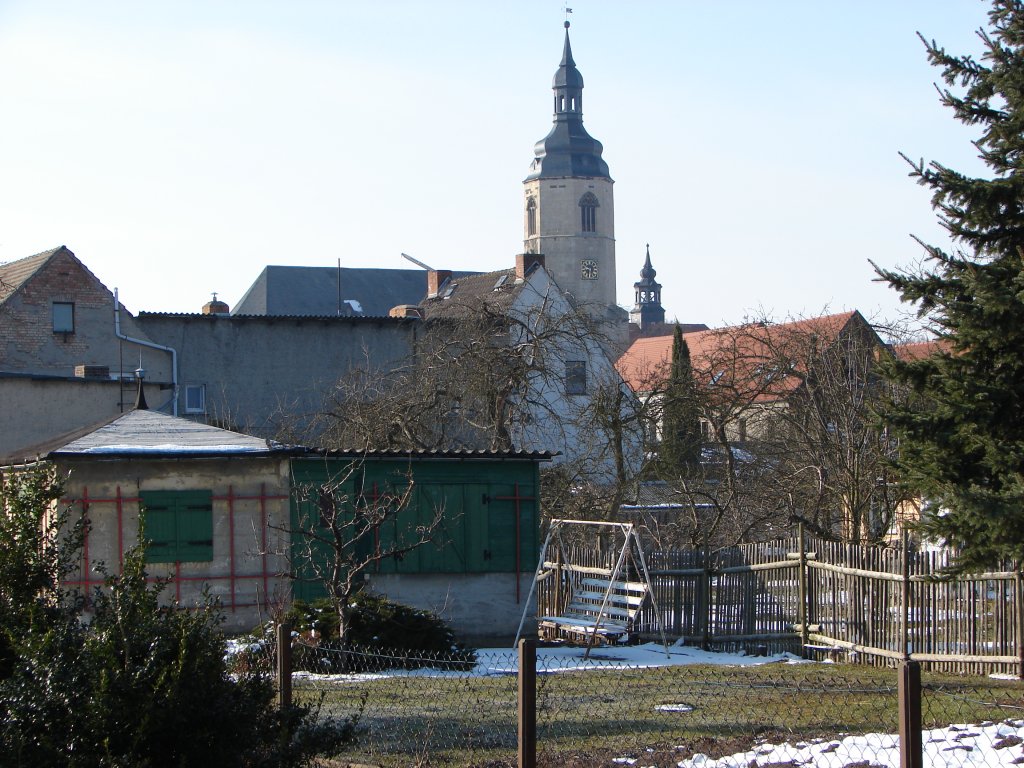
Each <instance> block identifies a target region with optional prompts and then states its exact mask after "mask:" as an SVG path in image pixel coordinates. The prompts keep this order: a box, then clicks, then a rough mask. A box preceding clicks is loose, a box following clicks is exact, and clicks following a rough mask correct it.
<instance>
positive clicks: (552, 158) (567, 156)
mask: <svg viewBox="0 0 1024 768" xmlns="http://www.w3.org/2000/svg"><path fill="white" fill-rule="evenodd" d="M551 88H552V90H553V91H554V92H555V124H554V126H552V128H551V133H549V134H548V135H547V136H546V137H545V138H543V139H541V140H540V141H538V142H537V143H536V145H534V148H533V152H534V154H535V155H536V157H535V158H534V159H533V163H532V164H531V165H530V174H529V175H528V176H527V177H526V179H527V181H529V180H530V179H543V178H553V177H560V176H592V177H593V176H596V177H600V178H606V179H610V178H611V176H610V174H609V172H608V163H606V162H605V161H604V160H603V159H602V158H601V153H602V152H603V151H604V147H602V146H601V142H600V141H598V140H597V139H595V138H594V137H592V136H591V135H590V134H589V133H587V129H586V128H584V127H583V75H581V74H580V71H579V70H578V69H576V62H575V61H573V58H572V48H571V47H570V45H569V22H565V46H564V47H563V49H562V61H561V63H560V64H559V65H558V71H557V72H555V77H554V80H553V81H552V83H551Z"/></svg>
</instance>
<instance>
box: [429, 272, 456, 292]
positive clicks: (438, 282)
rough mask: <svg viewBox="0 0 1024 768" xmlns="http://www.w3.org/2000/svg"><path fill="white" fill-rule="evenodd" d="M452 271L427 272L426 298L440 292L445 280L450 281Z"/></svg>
mask: <svg viewBox="0 0 1024 768" xmlns="http://www.w3.org/2000/svg"><path fill="white" fill-rule="evenodd" d="M451 277H452V271H451V270H450V269H432V270H430V271H429V272H427V296H428V297H431V298H433V297H434V296H437V294H439V293H440V292H441V286H442V285H444V281H445V280H450V279H451Z"/></svg>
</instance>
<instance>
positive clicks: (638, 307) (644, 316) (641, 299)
mask: <svg viewBox="0 0 1024 768" xmlns="http://www.w3.org/2000/svg"><path fill="white" fill-rule="evenodd" d="M657 274H658V273H657V271H655V269H654V267H653V266H651V246H650V244H648V246H647V259H646V260H645V261H644V266H643V268H642V269H641V270H640V279H639V280H638V281H637V282H635V283H633V288H634V290H635V291H636V304H635V305H634V306H633V309H632V311H631V312H630V313H629V321H630V322H631V323H636V324H637V325H638V326H640V335H641V336H643V335H644V331H649V330H651V329H652V328H654V327H657V326H659V325H663V324H664V323H665V308H664V307H663V306H661V283H659V282H658V281H657V280H655V279H654V277H655V275H657Z"/></svg>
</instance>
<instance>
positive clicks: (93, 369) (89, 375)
mask: <svg viewBox="0 0 1024 768" xmlns="http://www.w3.org/2000/svg"><path fill="white" fill-rule="evenodd" d="M75 378H76V379H109V378H110V366H107V365H76V366H75Z"/></svg>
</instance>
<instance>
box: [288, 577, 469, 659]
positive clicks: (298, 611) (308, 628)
mask: <svg viewBox="0 0 1024 768" xmlns="http://www.w3.org/2000/svg"><path fill="white" fill-rule="evenodd" d="M350 608H351V615H350V616H349V632H348V636H347V638H346V642H345V645H344V647H345V649H348V650H352V649H367V650H373V649H379V650H389V651H390V650H395V651H399V653H398V654H395V655H393V658H390V659H389V658H385V657H383V656H374V657H373V661H369V660H368V657H366V656H363V657H362V659H361V661H360V662H359V666H360V668H362V669H368V668H371V667H372V668H375V669H382V668H387V667H403V668H410V667H414V666H431V667H437V666H444V667H448V668H458V669H465V668H468V667H471V666H472V665H473V664H474V663H475V662H476V651H475V650H473V649H472V648H468V647H466V646H465V645H464V644H463V643H461V642H459V641H458V640H457V639H456V638H455V632H454V631H453V630H452V629H451V627H449V626H448V625H447V624H446V623H445V622H444V620H443V619H441V618H440V617H439V616H438V615H437V614H435V613H431V612H430V611H422V610H419V609H417V608H411V607H409V606H407V605H402V604H401V603H396V602H393V601H391V600H388V599H387V598H386V597H382V596H380V595H374V594H371V593H369V592H360V593H358V594H357V595H356V597H355V599H354V600H353V603H352V604H351V605H350ZM287 619H288V621H289V622H290V623H291V624H292V627H293V628H294V629H295V630H296V631H298V632H299V633H300V634H308V635H310V639H312V640H314V643H311V644H310V645H315V648H305V649H300V650H301V652H300V653H297V654H296V656H295V666H296V668H297V669H310V670H314V671H319V672H340V671H346V670H348V669H351V667H352V664H353V661H352V660H350V659H346V658H345V655H344V654H340V653H338V652H337V651H338V650H339V648H340V643H339V642H338V617H337V612H336V611H335V610H334V607H333V606H332V604H331V602H330V601H329V600H327V599H323V600H316V601H313V602H311V603H307V602H305V601H302V600H296V601H295V603H293V604H292V607H291V610H290V611H289V612H288V615H287ZM313 633H315V637H314V636H313Z"/></svg>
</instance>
